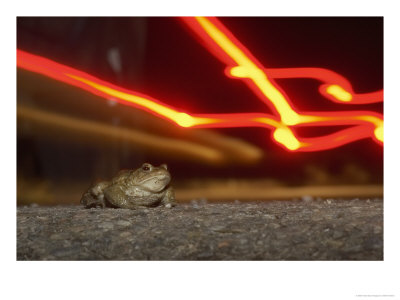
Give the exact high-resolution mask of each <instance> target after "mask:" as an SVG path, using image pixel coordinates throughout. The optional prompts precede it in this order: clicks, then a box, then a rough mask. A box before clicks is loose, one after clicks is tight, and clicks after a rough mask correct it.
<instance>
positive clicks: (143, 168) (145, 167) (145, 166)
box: [142, 165, 150, 171]
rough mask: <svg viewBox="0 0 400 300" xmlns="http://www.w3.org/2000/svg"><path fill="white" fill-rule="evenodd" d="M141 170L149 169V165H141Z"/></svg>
mask: <svg viewBox="0 0 400 300" xmlns="http://www.w3.org/2000/svg"><path fill="white" fill-rule="evenodd" d="M142 170H143V171H150V166H149V165H143V166H142Z"/></svg>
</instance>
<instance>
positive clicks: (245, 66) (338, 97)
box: [183, 17, 383, 150]
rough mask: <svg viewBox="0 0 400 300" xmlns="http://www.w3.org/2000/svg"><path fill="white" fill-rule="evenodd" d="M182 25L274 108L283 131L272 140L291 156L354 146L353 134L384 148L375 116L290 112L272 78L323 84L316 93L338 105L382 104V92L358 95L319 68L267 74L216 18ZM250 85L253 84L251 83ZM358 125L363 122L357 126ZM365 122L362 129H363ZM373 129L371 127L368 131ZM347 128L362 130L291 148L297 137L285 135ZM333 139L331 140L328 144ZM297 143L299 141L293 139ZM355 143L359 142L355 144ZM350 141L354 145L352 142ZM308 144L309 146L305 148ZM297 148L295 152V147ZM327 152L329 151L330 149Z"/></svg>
mask: <svg viewBox="0 0 400 300" xmlns="http://www.w3.org/2000/svg"><path fill="white" fill-rule="evenodd" d="M183 20H184V21H185V22H186V24H187V25H188V26H189V27H190V28H191V29H192V30H193V31H194V32H195V33H196V34H197V35H198V36H199V37H200V38H201V39H202V40H203V41H204V42H205V46H206V47H207V49H208V50H209V51H210V52H211V53H214V55H215V56H216V57H217V58H218V59H220V60H221V61H222V62H223V63H225V64H226V69H225V74H226V75H227V76H229V77H231V78H240V79H242V80H244V81H245V83H246V84H247V85H248V86H249V87H250V88H251V89H252V90H253V91H254V92H255V93H256V95H257V96H258V97H259V98H260V100H261V101H263V102H264V103H266V104H268V105H270V104H272V105H273V106H274V108H275V110H274V111H275V112H276V113H277V114H278V115H279V117H280V119H281V126H287V127H286V129H285V130H284V131H282V129H279V130H278V129H277V130H276V131H275V132H274V134H273V137H274V138H275V140H276V141H278V142H280V143H281V144H283V145H285V147H287V148H288V149H289V150H293V149H299V148H300V147H303V150H311V149H315V148H316V150H318V149H321V150H322V149H326V145H323V143H324V142H326V143H329V144H331V145H332V146H333V145H338V144H339V143H342V142H343V141H353V136H351V135H350V134H353V133H354V134H355V135H356V136H355V137H357V135H358V137H359V138H364V137H368V136H371V137H372V138H374V139H375V141H378V142H379V143H381V142H383V120H382V117H381V116H380V115H379V114H377V113H373V112H366V115H363V113H364V112H351V113H346V112H327V113H316V112H311V113H310V112H307V113H306V112H300V111H296V110H295V109H294V106H293V105H292V104H291V102H290V100H289V97H288V96H287V95H285V93H284V91H282V90H281V89H280V88H279V86H278V85H277V84H276V83H275V82H274V81H273V78H301V77H302V78H313V79H317V80H319V81H321V82H323V84H322V85H321V86H320V89H319V91H320V92H321V94H322V95H324V96H325V97H327V98H328V99H330V100H332V101H335V102H338V103H352V104H365V103H373V102H380V101H383V90H381V91H377V92H373V93H366V94H356V93H354V92H353V89H352V87H351V84H350V83H349V81H348V80H347V79H346V78H344V77H343V76H341V75H339V74H337V73H335V72H333V71H330V70H326V69H321V68H293V69H271V70H270V69H265V68H264V67H263V66H262V65H261V63H260V62H258V61H257V59H256V58H254V57H253V56H252V54H251V53H250V52H249V51H248V49H246V48H245V47H244V46H243V45H242V44H241V43H240V42H239V41H238V40H237V39H236V38H235V37H234V36H233V35H232V33H231V32H229V31H228V30H227V29H226V28H225V27H224V25H223V24H222V23H221V22H220V21H218V20H217V19H216V18H205V17H197V18H183ZM246 79H250V81H251V82H249V80H246ZM359 121H361V122H359ZM364 122H365V123H364ZM368 123H372V124H373V125H374V126H373V127H371V126H370V125H371V124H368ZM316 124H318V125H325V126H327V125H346V124H360V126H357V128H355V129H352V130H347V129H346V130H342V131H339V132H337V134H335V135H327V136H325V137H319V138H314V139H309V138H308V139H302V141H304V143H301V142H300V140H298V141H299V144H295V143H293V137H294V138H296V137H295V134H294V133H293V132H292V134H288V131H290V130H291V129H290V127H292V126H295V125H302V126H310V125H316ZM328 138H333V140H328ZM296 139H297V138H296ZM356 139H357V138H356ZM356 139H354V140H356ZM305 141H307V142H305ZM295 145H296V146H295ZM328 148H329V146H328Z"/></svg>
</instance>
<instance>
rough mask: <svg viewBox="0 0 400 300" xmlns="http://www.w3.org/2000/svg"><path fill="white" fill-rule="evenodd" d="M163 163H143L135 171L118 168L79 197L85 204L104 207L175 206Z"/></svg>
mask: <svg viewBox="0 0 400 300" xmlns="http://www.w3.org/2000/svg"><path fill="white" fill-rule="evenodd" d="M170 181H171V175H170V173H169V172H168V169H167V165H165V164H162V165H161V166H160V167H155V166H152V165H151V164H149V163H145V164H143V165H142V167H141V168H139V169H137V170H123V171H120V172H119V173H118V174H117V176H116V177H114V178H113V179H112V180H111V181H102V182H99V183H97V184H95V185H94V186H92V187H91V188H89V190H87V191H86V193H85V194H83V196H82V199H81V204H83V205H84V206H85V207H87V208H89V207H97V206H101V207H102V208H104V207H106V206H111V207H120V208H130V209H136V208H139V207H149V206H158V205H163V206H165V207H168V208H170V207H172V206H175V195H174V190H173V188H172V187H171V186H169V183H170Z"/></svg>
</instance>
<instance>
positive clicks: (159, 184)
mask: <svg viewBox="0 0 400 300" xmlns="http://www.w3.org/2000/svg"><path fill="white" fill-rule="evenodd" d="M170 179H171V178H170V177H168V176H163V175H159V176H153V177H150V178H147V179H144V180H143V181H142V182H141V183H140V185H141V186H142V187H143V188H145V189H147V190H149V191H153V192H160V191H162V190H163V189H164V188H165V187H166V186H167V185H168V183H169V182H170Z"/></svg>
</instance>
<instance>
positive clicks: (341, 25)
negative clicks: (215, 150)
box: [17, 17, 383, 185]
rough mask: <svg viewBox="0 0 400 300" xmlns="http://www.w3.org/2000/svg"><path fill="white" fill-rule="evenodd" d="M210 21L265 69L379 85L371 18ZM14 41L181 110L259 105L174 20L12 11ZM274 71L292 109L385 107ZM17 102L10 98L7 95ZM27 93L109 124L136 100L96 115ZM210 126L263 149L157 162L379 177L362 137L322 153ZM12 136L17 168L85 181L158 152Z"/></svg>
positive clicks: (226, 173) (377, 41)
mask: <svg viewBox="0 0 400 300" xmlns="http://www.w3.org/2000/svg"><path fill="white" fill-rule="evenodd" d="M220 20H221V21H222V23H223V24H224V25H225V26H226V27H227V28H228V29H229V30H230V31H231V32H232V33H233V34H234V35H235V36H236V37H237V38H238V40H240V41H241V42H242V43H243V44H244V45H245V46H246V47H247V48H248V49H249V50H250V51H251V52H252V54H253V55H254V56H255V57H256V58H257V59H258V60H259V61H260V62H261V63H263V64H264V66H265V67H266V68H268V67H271V68H279V67H321V68H328V69H331V70H333V71H336V72H337V73H339V74H342V75H343V76H345V77H346V78H347V79H349V81H350V82H351V83H352V85H353V88H354V91H355V92H356V93H363V92H372V91H375V90H379V89H382V88H383V18H381V17H229V18H225V17H224V18H220ZM17 47H18V49H21V50H25V51H28V52H31V53H33V54H37V55H41V56H45V57H47V58H49V59H52V60H55V61H57V62H60V63H63V64H65V65H68V66H71V67H74V68H77V69H80V70H83V71H85V72H88V73H89V74H92V75H94V76H96V77H99V78H101V79H104V80H106V81H109V82H112V83H115V84H117V85H119V86H122V87H125V88H128V89H131V90H135V91H138V92H141V93H144V94H148V95H151V96H152V97H154V98H156V99H159V100H161V101H162V102H164V103H167V104H169V105H171V106H174V107H176V108H178V109H182V110H186V111H189V112H191V113H228V112H269V111H268V108H267V107H266V106H265V105H263V104H262V103H261V101H259V100H258V99H257V98H256V96H255V95H253V94H252V92H251V91H250V90H249V89H248V88H247V86H245V84H243V83H242V82H240V81H238V80H232V79H229V78H227V77H226V76H225V75H224V73H223V71H224V68H225V66H224V65H223V64H222V63H221V62H219V61H218V60H217V59H216V58H215V57H213V56H212V55H211V54H210V53H208V51H207V50H206V49H204V48H203V47H202V46H201V44H200V43H198V41H197V40H196V38H195V37H193V34H192V33H191V31H190V30H189V29H188V28H186V27H185V26H184V24H183V22H181V21H180V20H179V18H170V17H163V18H159V17H157V18H155V17H150V18H148V17H129V18H114V17H112V18H100V17H67V18H64V17H63V18H60V17H56V18H55V17H54V18H52V17H18V18H17ZM112 48H114V49H118V52H119V55H120V58H121V66H122V68H121V70H120V71H118V72H117V71H115V70H113V68H112V67H111V66H110V63H109V61H108V58H107V57H108V56H107V55H108V53H109V51H110V49H112ZM276 81H277V83H278V84H279V85H280V86H281V87H282V88H283V89H284V90H285V91H286V93H287V94H288V95H289V97H290V98H291V100H292V102H293V103H294V105H295V107H296V108H297V109H300V110H306V111H307V110H309V111H326V110H337V111H340V110H373V111H377V112H381V113H382V112H383V104H381V103H380V104H369V105H362V106H357V105H340V104H335V103H332V102H331V101H328V100H327V99H325V98H323V97H322V96H321V95H320V94H319V93H318V86H319V84H318V82H317V81H315V80H309V79H285V80H282V79H281V80H276ZM18 89H19V90H18V92H19V94H22V93H20V87H18ZM23 101H24V100H23V99H22V98H21V97H18V101H17V104H19V103H22V102H23ZM30 101H31V102H32V103H33V105H34V106H36V107H39V108H45V109H51V110H54V111H62V112H64V113H67V114H71V115H74V116H80V117H85V118H92V119H97V120H101V121H102V122H105V123H109V124H114V125H116V126H118V125H125V124H128V123H129V122H130V121H129V114H127V113H124V115H122V114H123V113H122V112H121V113H120V114H119V115H117V112H118V111H122V110H125V111H128V112H129V111H130V110H134V109H132V108H129V109H128V108H126V107H121V105H119V106H118V107H116V108H115V107H114V108H109V111H112V113H110V114H107V113H103V112H102V113H100V112H99V113H97V112H96V111H95V109H93V108H90V107H89V105H88V104H86V106H85V104H82V108H77V107H79V105H74V106H72V105H70V104H66V103H63V104H62V105H61V104H57V102H56V101H46V99H43V97H40V95H31V97H30ZM74 101H77V100H76V99H75V100H74ZM129 124H130V123H129ZM17 126H19V125H17ZM19 127H20V128H21V126H19ZM189 130H190V129H189ZM333 130H336V129H335V128H322V129H321V128H311V127H310V128H299V129H298V130H297V132H298V133H300V134H301V135H302V136H314V135H320V134H324V133H328V132H332V131H333ZM215 131H217V132H220V133H222V134H225V135H230V136H235V137H239V138H241V139H243V140H245V141H247V142H249V143H251V144H254V145H257V146H258V147H259V148H260V149H263V150H264V151H265V155H264V158H263V159H262V161H259V162H257V164H252V165H248V166H246V165H244V166H243V165H242V166H238V165H235V164H232V165H228V166H223V167H221V166H208V165H204V164H203V163H202V162H196V161H192V162H190V163H188V162H183V161H180V159H179V157H177V158H171V160H170V161H167V163H168V165H169V167H170V170H172V171H171V172H173V175H174V178H176V179H177V180H179V179H187V178H199V177H200V178H206V177H210V178H215V177H217V178H267V177H268V178H274V179H277V180H279V181H281V182H283V183H285V184H289V185H302V184H318V183H319V182H322V181H319V180H318V178H317V177H318V176H325V177H326V176H328V177H329V178H331V179H332V184H336V183H348V184H359V183H363V184H370V183H383V147H382V146H379V145H377V144H376V143H375V142H373V141H372V140H370V139H365V140H361V141H357V142H354V143H351V144H349V145H345V146H342V147H340V148H336V149H331V150H326V151H319V152H310V153H292V152H287V151H285V150H284V149H282V148H281V147H279V146H277V145H276V144H275V143H274V142H272V141H271V139H270V131H269V130H266V129H261V128H231V129H215ZM17 143H18V144H17V152H18V153H17V171H18V176H24V177H34V178H44V179H46V180H53V181H55V182H57V181H59V180H64V179H71V178H74V179H77V180H82V181H84V182H86V181H90V180H92V179H93V178H96V177H98V176H104V177H110V176H112V175H113V174H114V173H115V172H116V171H117V169H120V168H130V169H132V168H136V167H138V166H139V165H140V164H141V163H143V162H145V161H148V162H151V163H154V164H160V163H163V162H164V161H163V160H162V159H160V158H159V157H157V155H154V154H151V155H150V154H148V153H146V152H140V151H134V152H130V151H127V150H126V149H124V146H123V145H120V146H119V147H117V149H113V150H112V151H111V152H109V153H108V154H107V155H104V153H102V152H104V151H106V152H107V151H110V150H107V149H99V148H97V147H90V146H87V145H79V144H71V143H65V142H64V143H63V142H60V141H53V140H51V139H45V140H36V139H32V138H25V137H20V136H19V137H18V140H17ZM160 151H162V149H160ZM110 156H113V157H114V158H116V159H117V163H113V167H112V168H111V169H110V168H105V169H101V172H100V171H98V170H99V168H96V167H94V166H95V165H98V164H107V158H104V157H110ZM114 162H115V161H114ZM96 170H97V171H96ZM96 172H97V173H96ZM99 172H100V174H99ZM325 181H326V180H325ZM325 181H323V182H324V183H326V182H325Z"/></svg>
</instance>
